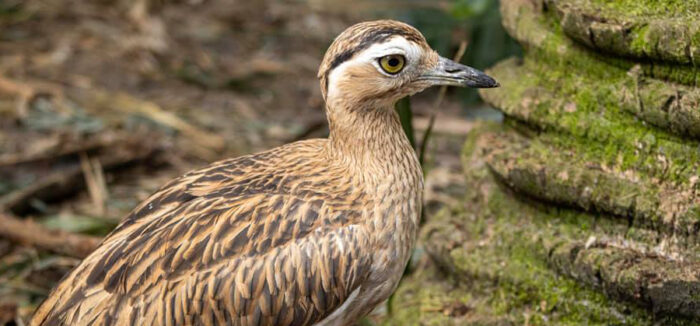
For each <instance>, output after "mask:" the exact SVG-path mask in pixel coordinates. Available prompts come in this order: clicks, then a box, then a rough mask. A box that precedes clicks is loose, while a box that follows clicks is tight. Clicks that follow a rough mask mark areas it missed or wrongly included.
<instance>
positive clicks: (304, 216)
mask: <svg viewBox="0 0 700 326" xmlns="http://www.w3.org/2000/svg"><path fill="white" fill-rule="evenodd" d="M263 161H269V160H263ZM237 164H239V162H237V161H235V160H234V161H228V162H226V163H222V164H219V166H218V167H217V166H216V165H215V166H213V167H209V168H206V169H203V170H201V171H197V172H193V173H190V174H187V175H185V176H183V177H181V178H179V179H177V180H175V181H173V182H171V183H170V184H168V185H166V186H165V187H164V188H162V189H161V190H160V191H158V192H157V193H156V194H154V195H153V196H152V197H151V198H149V200H147V201H146V202H145V203H144V204H142V205H140V206H139V207H137V209H135V210H134V212H133V213H132V214H131V215H130V216H128V217H127V218H126V219H125V221H124V222H123V223H122V224H121V225H120V226H119V227H118V228H117V229H115V231H114V232H113V233H112V234H110V235H109V236H108V237H107V238H106V239H105V241H104V242H103V243H102V245H101V246H100V247H99V248H98V249H97V250H96V251H95V252H94V253H93V254H91V255H90V256H89V257H88V258H86V259H85V260H84V261H83V262H82V263H81V265H79V266H78V267H77V268H76V269H75V270H74V271H72V272H71V273H70V274H69V275H68V276H67V277H66V278H65V279H64V280H63V281H62V282H61V284H60V285H59V286H58V287H57V288H56V289H55V290H54V292H52V294H51V295H50V296H49V298H48V299H47V301H46V302H45V303H44V304H43V305H42V307H40V309H39V310H38V312H37V314H36V315H35V316H34V319H33V320H32V324H37V325H39V324H46V325H49V324H70V325H78V324H147V323H148V324H163V325H169V324H176V325H177V324H188V323H192V324H199V323H200V322H201V323H204V324H232V325H311V324H313V323H314V322H316V321H319V320H322V319H323V318H324V317H326V316H328V315H329V314H330V313H332V311H333V310H334V309H336V308H337V307H338V306H340V305H341V304H342V303H343V302H344V300H345V299H346V298H347V297H348V296H349V295H350V294H351V293H352V291H353V290H355V289H356V288H357V287H358V286H359V284H361V282H362V281H363V280H364V278H365V277H366V275H367V274H368V272H369V268H370V265H371V261H370V259H371V258H370V255H367V254H362V253H363V252H364V251H365V250H368V248H369V247H370V246H371V245H370V240H369V234H368V232H367V230H366V229H365V228H364V227H363V226H361V224H359V223H358V222H359V221H360V220H362V219H363V217H365V218H366V216H364V215H366V214H368V213H367V212H366V211H363V210H362V209H359V208H358V209H355V208H356V206H357V205H352V204H349V203H351V202H353V201H355V202H356V200H358V199H361V198H358V197H357V196H350V197H352V198H345V197H344V196H340V197H343V199H339V198H338V197H339V196H333V195H331V194H328V193H324V192H323V191H321V190H319V189H318V188H316V190H314V188H315V187H313V185H312V184H308V180H304V181H303V185H304V186H303V187H302V186H300V185H299V184H298V183H293V182H291V181H290V180H293V179H297V178H295V177H294V176H293V175H291V174H288V175H285V174H283V173H278V174H274V173H273V174H270V173H269V171H268V172H258V173H246V174H245V175H238V176H237V174H236V173H234V174H230V171H228V172H226V173H228V175H229V176H235V177H230V178H220V177H216V176H215V175H217V173H214V172H212V171H218V170H221V171H223V170H225V169H222V166H228V167H233V166H236V165H237ZM258 169H259V170H258V171H260V170H263V171H265V170H266V168H263V167H258ZM273 170H274V169H273ZM276 170H277V171H278V170H279V169H276ZM278 172H279V171H278ZM331 172H332V171H331ZM222 173H223V172H222ZM330 175H334V173H331V174H330ZM335 175H337V174H335ZM301 179H306V178H301ZM274 180H276V181H274ZM284 180H288V181H289V182H285V181H284ZM319 180H323V178H321V179H319ZM322 182H324V183H325V182H327V180H324V181H322ZM290 189H293V190H294V191H290ZM336 190H337V189H336Z"/></svg>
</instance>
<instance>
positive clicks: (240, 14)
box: [0, 0, 499, 325]
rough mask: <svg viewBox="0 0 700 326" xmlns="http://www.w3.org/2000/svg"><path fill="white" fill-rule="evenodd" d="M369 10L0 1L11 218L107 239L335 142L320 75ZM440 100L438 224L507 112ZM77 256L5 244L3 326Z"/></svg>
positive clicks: (431, 95) (0, 259) (421, 107)
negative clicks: (181, 185)
mask: <svg viewBox="0 0 700 326" xmlns="http://www.w3.org/2000/svg"><path fill="white" fill-rule="evenodd" d="M359 4H360V5H359V7H360V8H362V9H360V10H353V11H352V12H350V11H348V10H347V8H345V7H343V6H342V2H333V1H329V2H322V1H273V0H266V1H236V2H230V1H223V0H211V1H207V0H189V1H166V0H161V1H157V0H154V1H150V2H149V1H147V0H143V1H116V2H109V3H108V2H107V1H90V2H85V1H77V0H57V1H21V0H9V1H2V2H0V212H2V211H4V212H5V213H2V214H3V218H5V217H8V218H20V219H23V220H25V221H26V220H33V221H36V222H37V223H38V224H39V225H40V226H43V227H46V228H49V229H61V230H65V231H70V232H74V233H81V234H85V235H91V236H95V237H100V236H102V235H104V234H106V233H107V232H108V231H109V230H110V229H111V228H113V227H114V226H115V225H116V224H117V223H118V222H119V220H120V218H121V217H122V216H124V214H126V213H127V212H128V211H129V210H130V209H131V208H133V207H134V206H135V205H136V204H138V202H140V201H141V200H143V199H145V198H146V197H147V196H148V195H149V194H150V193H151V192H153V191H154V190H156V189H157V188H158V187H159V186H160V185H162V184H164V183H165V182H166V181H168V180H169V179H172V178H174V177H176V176H178V175H180V174H182V173H184V172H186V171H188V170H191V169H193V168H196V167H200V166H203V165H205V164H206V163H207V162H212V161H215V160H218V159H222V158H227V157H232V156H238V155H242V154H246V153H251V152H256V151H260V150H263V149H267V148H271V147H274V146H278V145H281V144H284V143H287V142H291V141H295V140H299V139H304V138H312V137H323V136H325V134H326V133H327V130H326V126H325V117H324V111H323V105H324V104H323V101H322V99H321V96H320V91H319V87H318V80H317V78H316V71H317V67H318V64H319V63H320V61H321V58H322V56H323V53H324V50H325V48H326V47H327V46H328V45H329V44H330V42H331V41H332V39H333V37H334V36H335V35H337V34H338V33H339V32H341V31H342V30H343V29H344V28H345V27H347V26H348V25H349V24H351V23H353V22H356V21H360V20H365V19H368V18H371V17H375V16H377V13H376V12H374V11H372V10H370V9H373V8H372V7H373V4H372V3H371V2H360V3H359ZM444 4H445V3H444V2H435V3H434V4H430V5H428V6H436V7H439V6H441V5H444ZM423 5H425V4H423ZM387 6H391V5H390V4H388V5H387ZM374 9H376V8H374ZM443 55H446V56H451V55H452V54H451V53H444V54H443ZM436 97H437V92H436V91H432V92H427V93H425V94H423V95H421V96H418V97H416V98H415V99H414V100H413V109H414V112H415V115H416V118H415V120H414V123H415V126H416V129H417V135H418V137H419V139H420V137H421V135H422V134H423V133H424V131H425V130H426V128H427V126H428V124H429V123H428V121H429V117H430V115H431V114H432V113H433V112H437V119H436V123H435V128H434V137H432V138H431V142H430V143H429V146H428V156H427V161H426V170H427V171H428V177H427V188H428V189H427V192H426V201H427V207H428V210H427V212H428V214H430V212H434V211H436V210H437V209H438V208H439V207H440V206H442V205H443V204H445V203H448V204H451V203H453V202H454V201H455V200H456V199H454V198H457V197H455V196H454V194H458V193H460V192H462V189H463V187H462V186H461V185H462V184H463V178H462V177H461V174H460V169H461V167H460V162H459V150H460V148H461V144H462V142H463V139H464V137H465V135H466V133H467V132H468V131H469V129H470V128H471V125H472V122H471V120H472V119H474V118H475V117H480V118H487V119H498V118H499V115H498V114H497V113H494V111H490V110H488V109H484V108H481V109H476V110H472V111H468V114H465V111H464V107H463V105H462V104H461V102H460V101H459V100H458V99H456V98H454V97H453V96H450V93H448V96H447V98H446V99H445V101H443V102H442V104H441V105H440V108H439V110H436V108H435V107H434V106H435V105H434V102H435V99H436ZM22 227H23V226H22V225H20V226H19V228H20V229H21V228H22ZM62 235H65V234H62ZM30 236H31V235H30ZM92 239H94V238H88V239H87V240H92ZM35 240H36V239H35ZM38 240H46V239H38ZM79 240H80V239H79ZM39 242H41V241H39ZM47 247H48V248H47ZM41 248H43V249H41ZM47 249H48V250H47ZM76 250H77V249H76V248H73V247H70V246H68V247H66V248H52V247H51V245H50V244H48V245H47V244H46V243H44V245H43V247H42V246H41V245H39V248H36V246H31V245H26V246H23V245H18V244H17V243H15V242H10V241H7V240H4V239H2V238H0V324H2V325H5V324H8V325H10V324H13V323H19V322H18V321H19V320H27V318H28V317H29V316H30V315H31V313H32V311H33V309H34V308H35V307H36V305H37V304H38V303H39V302H40V301H41V300H42V299H43V297H44V296H45V295H46V294H47V293H48V291H49V290H50V289H51V287H52V286H53V285H54V284H55V283H56V282H57V281H58V280H59V279H60V277H61V276H62V275H63V274H64V273H65V272H67V271H68V270H69V269H70V268H71V267H72V266H75V265H76V264H77V263H78V262H79V258H78V257H80V256H81V253H80V251H79V250H77V251H76ZM56 251H58V252H60V253H62V254H56V253H55V252H56ZM375 319H376V318H375Z"/></svg>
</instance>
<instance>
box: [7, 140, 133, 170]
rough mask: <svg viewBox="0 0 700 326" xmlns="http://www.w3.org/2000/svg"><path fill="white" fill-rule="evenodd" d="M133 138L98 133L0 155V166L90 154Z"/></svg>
mask: <svg viewBox="0 0 700 326" xmlns="http://www.w3.org/2000/svg"><path fill="white" fill-rule="evenodd" d="M131 137H133V136H131V135H127V134H125V133H111V132H110V133H100V134H98V135H95V136H94V137H91V138H89V139H85V140H82V141H78V142H75V141H70V142H67V141H62V142H59V143H58V144H57V145H55V146H53V148H49V149H46V148H42V149H41V151H31V152H30V151H22V152H18V153H7V154H3V155H0V166H8V165H17V164H24V163H31V162H36V161H43V160H49V159H54V158H57V157H61V156H65V155H70V154H75V153H81V152H90V151H94V150H96V149H99V148H108V147H111V146H114V145H116V144H119V143H124V142H125V140H126V139H128V138H131Z"/></svg>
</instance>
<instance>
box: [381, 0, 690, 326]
mask: <svg viewBox="0 0 700 326" xmlns="http://www.w3.org/2000/svg"><path fill="white" fill-rule="evenodd" d="M501 12H502V15H503V23H504V25H505V27H506V28H507V29H508V31H509V33H510V34H511V35H512V36H513V37H514V38H516V39H517V40H518V41H519V42H520V43H521V44H522V45H523V46H524V48H525V50H526V51H525V52H526V54H525V58H523V59H509V60H506V61H504V62H502V63H500V64H498V65H496V66H495V67H493V68H492V69H491V70H490V71H489V73H490V74H491V75H492V76H494V77H495V78H496V80H498V81H499V82H500V83H501V85H502V87H501V88H499V89H493V90H483V91H482V92H481V95H482V97H483V98H484V99H485V100H486V101H487V102H488V103H490V104H491V105H493V106H494V107H496V108H497V109H499V110H501V111H503V112H504V114H505V115H506V119H505V122H504V123H503V124H483V125H481V127H479V128H476V129H475V130H474V131H473V132H471V134H470V135H469V139H468V140H467V143H466V145H465V147H464V150H463V163H464V171H465V176H466V179H467V186H468V193H467V196H466V198H465V199H464V201H463V204H462V205H460V206H459V207H453V208H451V209H448V210H444V211H443V212H441V213H440V214H438V215H437V216H433V217H432V218H431V219H430V220H429V222H428V223H427V224H426V226H425V228H424V230H423V232H422V238H421V241H422V245H423V247H424V248H425V249H426V251H427V252H428V254H429V255H430V257H431V258H432V259H433V261H434V262H435V265H437V266H438V267H439V270H438V269H436V268H427V269H425V270H423V271H421V272H419V273H416V274H414V275H411V276H410V277H409V278H407V279H406V280H404V282H403V283H402V285H401V286H400V288H399V290H398V292H397V294H396V297H395V298H394V300H393V301H392V312H393V318H392V321H391V322H389V324H394V325H415V324H421V325H450V324H453V325H511V324H513V325H523V324H529V325H538V324H552V325H560V324H574V325H578V324H586V325H618V324H625V325H697V323H698V322H700V237H699V236H698V233H699V232H700V196H698V194H699V189H700V141H699V140H700V105H699V104H700V89H698V88H697V87H696V85H697V83H698V82H699V81H700V78H698V77H696V76H697V72H698V69H697V68H696V67H695V66H694V65H695V64H696V63H697V60H698V58H699V57H700V56H696V55H695V53H696V52H697V51H698V46H699V43H698V40H700V27H698V26H699V25H698V23H697V20H696V19H695V18H693V17H696V16H697V14H698V13H699V12H700V8H698V5H697V3H696V2H694V1H689V2H683V1H680V2H678V1H668V2H663V3H661V4H658V3H657V2H652V1H645V0H641V1H640V0H635V1H632V0H621V1H613V2H610V1H599V0H587V1H585V0H503V1H502V2H501ZM455 307H456V308H455Z"/></svg>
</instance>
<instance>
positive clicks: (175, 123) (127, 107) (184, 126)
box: [85, 90, 226, 151]
mask: <svg viewBox="0 0 700 326" xmlns="http://www.w3.org/2000/svg"><path fill="white" fill-rule="evenodd" d="M85 95H87V97H86V98H85V100H86V101H87V102H88V103H89V105H86V106H87V107H94V108H95V109H99V108H108V109H110V110H116V111H121V112H123V113H131V114H140V115H143V116H145V117H147V118H149V119H151V120H153V121H155V122H158V123H160V124H162V125H165V126H168V127H170V128H173V129H175V130H177V131H179V132H181V133H182V134H183V135H185V136H188V137H190V138H191V139H192V140H193V141H194V142H195V143H197V144H198V145H200V146H203V147H206V148H208V149H211V150H215V151H221V150H223V149H224V147H225V145H226V143H225V141H224V138H223V137H221V136H219V135H216V134H214V133H211V132H208V131H205V130H202V129H200V128H198V127H196V126H194V125H192V124H190V123H189V122H187V121H185V120H183V119H181V118H180V117H178V116H177V115H175V114H173V113H172V112H169V111H165V110H163V108H161V107H160V106H159V105H158V104H156V103H153V102H149V101H144V100H141V99H138V98H135V97H133V96H130V95H128V94H125V93H117V94H112V93H108V92H106V91H99V90H89V91H86V92H85ZM88 103H85V104H88Z"/></svg>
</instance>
